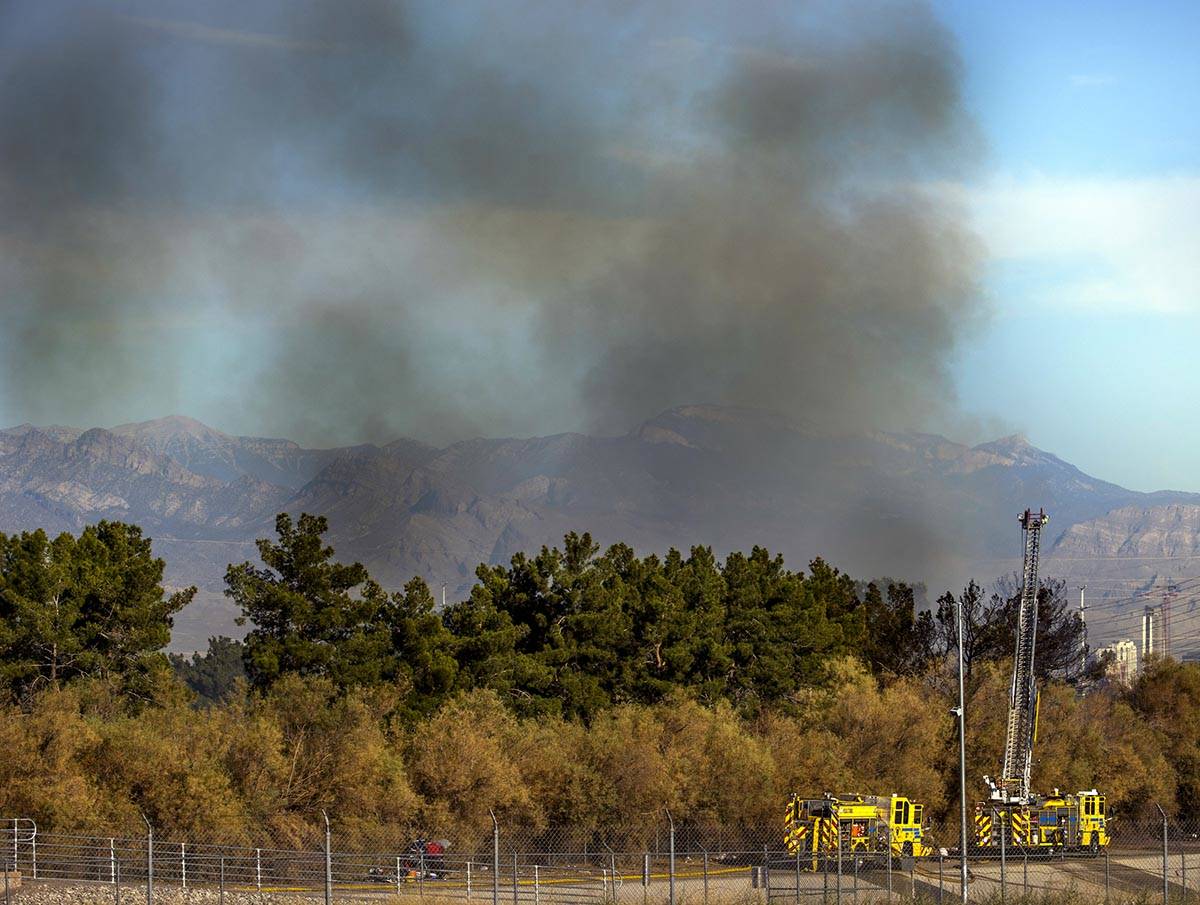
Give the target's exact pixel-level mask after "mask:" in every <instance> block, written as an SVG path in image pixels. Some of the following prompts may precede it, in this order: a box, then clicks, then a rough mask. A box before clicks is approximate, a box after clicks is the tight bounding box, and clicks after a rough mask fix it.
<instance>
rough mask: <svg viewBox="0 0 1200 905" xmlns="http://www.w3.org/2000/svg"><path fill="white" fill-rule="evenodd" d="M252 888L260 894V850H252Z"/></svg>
mask: <svg viewBox="0 0 1200 905" xmlns="http://www.w3.org/2000/svg"><path fill="white" fill-rule="evenodd" d="M254 888H255V889H257V890H258V891H259V892H262V849H261V848H256V849H255V850H254Z"/></svg>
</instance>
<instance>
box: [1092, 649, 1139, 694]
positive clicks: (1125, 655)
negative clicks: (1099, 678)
mask: <svg viewBox="0 0 1200 905" xmlns="http://www.w3.org/2000/svg"><path fill="white" fill-rule="evenodd" d="M1096 656H1097V657H1099V658H1107V659H1108V666H1107V668H1106V669H1105V676H1106V677H1107V678H1109V679H1112V680H1113V681H1114V682H1120V683H1121V684H1122V685H1132V684H1133V680H1134V679H1135V678H1137V672H1138V649H1137V645H1136V644H1134V643H1133V642H1132V641H1129V640H1125V641H1118V642H1117V643H1116V644H1110V645H1108V647H1102V648H1100V649H1099V650H1098V651H1096Z"/></svg>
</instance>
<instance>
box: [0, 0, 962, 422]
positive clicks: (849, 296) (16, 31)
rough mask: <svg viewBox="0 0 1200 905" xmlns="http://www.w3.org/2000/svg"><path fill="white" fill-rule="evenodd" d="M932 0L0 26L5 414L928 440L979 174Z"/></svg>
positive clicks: (182, 9)
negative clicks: (708, 422) (970, 199)
mask: <svg viewBox="0 0 1200 905" xmlns="http://www.w3.org/2000/svg"><path fill="white" fill-rule="evenodd" d="M958 83H959V72H958V62H957V58H956V56H955V52H954V49H953V47H952V46H951V45H950V42H949V40H948V38H947V36H946V35H945V34H944V33H943V31H942V29H941V27H940V26H939V25H938V24H937V22H936V21H935V20H934V18H933V16H932V14H931V13H930V11H929V10H928V9H927V8H926V7H925V6H924V5H923V4H919V3H885V2H869V0H864V2H858V3H845V2H829V3H795V2H778V3H772V2H763V3H753V4H745V3H738V2H732V0H731V2H728V3H722V4H717V3H712V4H705V3H697V2H694V0H679V2H668V0H664V2H658V3H651V4H631V3H625V2H619V0H612V2H607V3H595V4H571V3H560V2H553V0H545V2H519V3H518V2H511V0H509V2H495V3H444V2H440V0H429V2H411V3H403V2H385V0H262V2H254V3H246V2H244V0H213V2H206V3H203V4H195V3H185V2H182V0H176V2H171V0H166V2H164V0H122V2H120V3H117V2H113V3H111V4H107V5H106V4H102V3H101V4H97V3H95V2H88V3H83V2H79V3H78V4H75V5H72V4H70V3H41V2H34V0H28V2H16V3H13V4H8V5H6V6H5V7H4V9H3V11H2V12H0V200H2V201H3V205H4V211H5V214H4V218H3V222H2V224H0V293H2V298H3V308H2V310H0V342H3V346H2V347H0V350H2V354H3V358H2V359H0V369H2V372H0V379H2V380H3V385H2V388H0V400H2V401H0V405H2V406H3V410H4V411H5V412H6V413H7V414H8V415H10V416H12V417H21V418H28V419H30V420H34V421H52V420H58V421H66V422H74V423H78V424H81V425H87V424H96V423H101V424H103V423H114V422H117V421H120V420H127V419H130V418H134V417H149V416H153V415H157V414H164V413H166V412H168V411H173V410H179V409H183V410H185V411H186V412H187V413H188V414H194V415H197V416H199V417H201V418H206V419H207V420H211V421H213V422H215V423H217V424H218V425H219V426H222V427H225V428H227V429H234V430H244V431H250V430H253V431H255V432H262V431H269V432H273V433H279V434H286V435H290V436H294V437H296V438H297V439H301V440H307V441H309V442H313V441H321V440H334V441H337V442H347V441H349V440H352V439H356V438H362V439H378V438H386V437H389V436H391V435H396V434H408V435H413V436H419V437H423V438H427V439H435V440H445V439H450V438H456V437H459V436H463V435H465V434H473V433H481V434H493V435H494V434H516V433H525V432H545V431H550V430H557V429H569V428H601V429H614V430H615V429H624V428H627V427H629V426H631V425H632V424H633V423H634V422H635V421H636V420H637V419H638V418H641V417H644V416H647V415H650V414H653V413H655V412H656V411H657V410H660V409H663V408H666V407H668V406H670V405H675V404H680V403H685V402H728V403H742V404H750V405H759V406H765V407H771V408H775V409H780V410H783V411H786V412H788V413H791V414H794V415H796V416H799V417H802V418H806V419H809V420H813V421H817V422H820V423H823V424H828V425H830V426H833V427H853V426H871V427H904V426H918V425H922V424H927V423H929V422H930V420H931V419H937V418H939V417H942V416H943V415H944V414H945V412H946V411H947V409H948V408H952V398H951V394H950V392H949V389H948V380H947V367H948V361H949V359H950V357H951V355H952V352H953V349H954V346H955V341H956V337H957V336H958V335H959V334H960V332H961V330H962V329H963V327H964V325H966V324H968V323H969V322H970V320H971V319H972V318H973V317H974V316H975V303H974V301H973V289H974V286H973V280H974V275H975V268H976V264H977V254H976V249H975V247H974V244H973V242H972V240H971V237H970V236H969V235H968V234H967V233H966V231H965V229H964V225H963V220H962V217H961V215H960V212H959V211H958V210H956V209H954V207H953V205H952V202H950V201H948V200H947V198H948V197H950V195H949V193H947V192H944V191H939V190H937V188H936V187H937V186H939V185H943V184H945V183H946V182H947V181H948V180H954V179H956V178H958V177H960V176H962V175H963V173H964V170H965V169H966V168H968V167H969V166H970V163H971V159H972V157H973V156H974V149H973V135H972V132H971V129H970V127H969V123H967V122H966V121H965V119H964V116H963V114H962V111H961V108H960V98H959V84H958Z"/></svg>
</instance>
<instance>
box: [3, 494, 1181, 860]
mask: <svg viewBox="0 0 1200 905" xmlns="http://www.w3.org/2000/svg"><path fill="white" fill-rule="evenodd" d="M276 529H277V530H276V535H277V536H276V538H274V539H264V540H262V541H260V542H259V550H260V554H261V559H262V564H261V565H253V564H250V563H243V564H241V565H234V566H231V567H230V568H229V570H228V573H227V576H226V583H227V593H228V594H229V595H230V597H231V598H232V599H234V600H235V601H236V602H237V603H238V604H239V605H240V606H241V607H242V610H243V613H244V615H245V617H246V618H247V619H248V620H250V622H252V624H253V627H252V629H251V631H250V633H249V635H248V636H247V639H246V642H245V644H242V643H240V642H235V641H231V640H229V639H227V638H221V639H213V640H212V642H211V644H210V649H209V651H208V652H207V653H206V654H202V655H198V656H196V657H194V658H191V659H185V658H182V657H173V658H171V660H168V658H166V657H165V656H163V655H162V654H160V653H158V650H159V649H160V648H161V647H162V645H163V644H165V642H166V639H167V635H168V633H169V629H170V617H171V614H172V613H174V612H176V611H178V609H179V608H180V607H182V606H183V604H184V603H186V601H187V599H189V598H190V593H191V592H190V591H188V592H183V593H181V594H174V595H168V594H167V593H165V591H164V590H163V587H162V585H161V580H162V570H163V563H162V561H161V560H155V559H153V558H152V557H151V555H150V549H149V541H148V540H146V539H144V538H142V537H141V534H140V531H138V529H136V528H134V527H132V526H125V525H117V524H114V523H101V524H100V525H97V526H95V527H94V528H89V529H86V530H85V531H84V532H83V534H82V535H81V536H80V537H78V538H73V537H71V536H70V535H64V536H62V537H60V538H56V539H53V540H50V539H48V538H47V537H46V536H45V535H44V534H42V533H40V532H33V533H29V534H22V535H16V536H12V537H5V536H4V535H0V619H2V621H0V681H2V682H3V685H4V689H5V693H6V694H7V695H8V697H9V703H8V704H7V705H5V706H4V708H3V712H0V750H4V751H5V752H6V755H7V756H6V757H4V758H2V759H0V810H3V811H4V812H5V813H10V814H12V813H19V814H23V815H28V816H32V817H35V818H36V819H38V820H39V821H40V822H41V823H42V825H43V826H44V827H46V828H50V827H58V828H70V829H80V830H86V829H92V830H96V831H101V830H103V831H106V832H107V831H111V830H112V829H113V828H118V827H126V828H127V829H128V830H130V831H133V830H136V828H137V826H138V825H139V824H140V817H138V811H139V809H140V810H142V811H144V812H145V813H147V815H149V816H150V817H151V819H152V820H154V822H155V823H156V825H157V826H158V827H159V828H160V830H161V832H163V833H164V834H167V835H175V836H179V837H182V836H191V837H201V836H212V835H214V834H216V835H220V836H223V837H228V838H230V839H231V840H244V841H247V842H248V841H250V840H252V839H255V838H260V837H261V834H262V833H263V832H268V831H269V832H271V833H272V834H274V835H276V836H278V837H279V838H281V839H282V840H287V839H294V840H296V841H299V840H300V838H301V837H302V836H303V834H304V832H305V831H306V829H307V828H309V827H311V826H312V825H313V822H314V819H315V818H316V815H317V813H318V811H319V810H320V809H321V808H327V809H329V810H330V811H331V812H332V813H335V814H338V815H339V819H340V822H341V826H342V831H343V832H347V833H362V834H367V833H372V832H374V831H376V830H378V829H379V828H381V827H384V826H388V827H392V828H393V829H394V828H395V827H397V826H401V827H410V828H412V829H414V830H422V831H426V832H432V833H438V834H440V835H447V836H451V837H454V836H459V837H465V836H466V835H469V834H473V833H475V832H477V831H479V830H480V829H481V828H483V827H484V826H486V825H488V818H487V812H488V809H489V808H494V809H495V810H496V811H497V813H498V814H499V815H500V816H501V817H502V818H503V819H504V820H506V821H507V822H509V823H510V824H512V823H520V824H523V825H527V826H532V827H539V826H546V825H547V824H570V825H572V826H575V827H576V828H578V830H579V831H581V832H586V831H588V830H590V829H594V828H603V829H604V830H605V831H606V832H618V833H625V834H628V839H629V840H630V843H631V844H636V837H637V836H638V834H639V833H644V832H647V831H649V828H650V827H652V826H654V825H655V824H656V822H657V821H658V820H659V815H660V814H661V809H662V808H663V807H669V808H670V809H671V811H672V813H673V814H675V815H676V817H677V819H684V820H693V821H721V822H722V823H725V824H727V825H730V826H738V825H766V826H770V825H774V824H775V823H776V822H777V819H778V814H779V810H780V807H781V802H782V801H783V800H784V799H785V797H786V795H787V794H788V793H789V792H790V791H793V790H798V791H808V792H816V793H819V792H823V791H826V790H843V791H851V790H857V791H870V792H882V793H887V792H891V791H902V792H905V793H908V794H910V795H911V796H913V797H915V798H918V799H920V800H923V801H925V802H927V803H928V804H929V805H930V807H931V810H932V811H933V812H934V813H942V812H946V811H947V810H948V809H949V808H950V805H951V803H952V802H953V800H954V795H955V794H956V789H955V787H954V785H953V782H954V776H955V773H956V771H955V758H954V756H953V755H954V752H955V750H956V749H955V745H954V742H953V739H954V723H953V720H952V717H951V716H950V715H949V712H948V710H949V706H950V704H951V696H952V693H953V689H954V687H955V686H954V682H953V681H952V676H951V674H950V673H949V672H948V671H947V670H948V667H947V661H948V659H949V658H947V657H946V654H947V652H948V651H952V650H953V643H954V640H953V639H954V631H953V629H954V622H953V611H954V606H955V603H956V599H955V597H953V596H952V595H944V596H943V597H942V598H941V599H939V601H938V602H937V604H936V605H935V608H934V610H933V612H919V611H918V610H919V608H918V605H917V600H918V598H919V589H916V590H914V589H913V588H911V587H908V586H906V585H903V584H900V583H897V582H887V581H885V582H868V583H863V582H856V581H854V580H852V579H851V578H850V577H848V576H846V575H844V574H842V573H840V572H838V571H837V570H836V569H834V568H832V567H831V566H829V565H828V564H826V563H824V562H822V561H820V560H817V561H815V562H813V563H812V564H811V565H810V567H809V569H808V571H807V572H804V573H800V572H794V571H790V570H788V569H787V568H786V567H785V565H784V563H783V562H782V560H781V559H780V558H779V557H777V556H771V555H770V554H769V553H767V551H765V550H762V549H758V548H756V549H754V550H752V551H751V552H750V553H749V554H742V553H735V554H732V555H730V556H729V557H727V558H726V559H725V560H724V561H723V562H721V561H718V560H716V559H715V558H714V556H713V555H712V552H711V551H709V550H707V549H705V548H694V549H692V550H691V551H690V552H689V553H688V554H687V555H686V556H685V555H683V554H681V553H678V552H671V553H669V554H668V555H666V556H665V557H655V556H648V557H638V556H636V555H635V554H634V552H633V551H632V550H631V549H630V548H628V547H626V546H624V545H616V546H613V547H611V548H609V549H608V550H606V551H600V550H599V549H598V548H597V546H596V545H595V544H594V543H593V541H592V540H591V539H590V538H589V537H588V536H587V535H582V536H580V535H574V534H572V535H568V536H567V537H566V538H565V540H564V544H563V547H562V549H543V550H542V551H540V552H539V553H538V554H537V555H536V556H532V557H527V556H523V555H518V556H516V557H514V559H513V560H512V562H511V563H510V564H509V565H508V566H481V567H480V568H479V570H478V572H477V578H478V581H477V583H476V585H475V587H474V588H473V590H472V593H471V595H470V597H469V598H468V599H467V600H465V601H462V602H460V603H457V604H455V605H453V606H451V607H449V608H448V609H447V610H446V611H445V612H443V613H437V612H435V610H434V603H433V597H432V595H431V594H430V593H429V589H428V588H427V587H426V585H425V584H424V582H422V581H420V580H414V581H412V582H410V583H409V584H408V585H407V586H406V587H405V588H404V589H403V590H401V591H399V592H394V593H388V592H386V591H385V590H384V589H383V588H381V587H380V586H379V585H378V584H377V583H375V582H373V581H372V580H371V579H370V576H369V575H368V574H367V572H366V570H365V569H364V568H363V567H362V566H360V565H357V564H351V565H345V564H339V563H337V562H336V561H335V560H334V558H333V551H332V550H331V549H330V548H329V547H328V546H327V545H326V544H324V542H323V540H322V535H323V534H324V532H325V529H326V525H325V522H324V520H323V519H321V518H317V517H312V516H307V515H305V516H301V517H300V518H299V519H298V520H295V521H293V520H292V519H290V518H289V517H287V516H280V517H279V519H278V520H277V525H276ZM1009 590H1011V589H1009ZM960 599H961V602H962V604H963V607H964V612H965V613H966V616H967V641H966V645H965V647H966V653H967V661H968V664H969V666H970V667H971V673H970V696H971V701H970V703H969V721H968V757H969V758H970V762H971V764H973V765H976V766H975V767H974V768H973V769H974V770H975V772H977V773H978V774H982V773H984V772H988V771H990V770H992V769H995V765H996V764H998V763H999V760H1000V756H1001V752H1000V748H1001V747H1002V744H1003V735H1004V714H1005V710H1006V706H1007V686H1008V673H1007V665H1006V664H1005V662H1004V660H1005V658H1006V656H1007V654H1008V651H1009V650H1010V649H1011V644H1012V631H1013V628H1012V620H1011V618H1010V615H1009V614H1010V612H1011V606H1010V600H1009V594H1007V593H996V594H992V595H990V596H989V595H986V594H985V593H984V592H983V591H982V590H981V589H980V588H979V587H978V586H977V585H974V584H972V585H969V586H968V587H967V588H966V589H965V590H964V592H963V595H962V597H961V598H960ZM1039 602H1040V617H1041V622H1042V626H1041V627H1042V634H1041V636H1040V637H1039V656H1040V658H1041V660H1042V662H1043V663H1044V664H1045V666H1046V671H1047V675H1046V680H1047V684H1046V686H1045V689H1044V692H1043V698H1042V706H1041V725H1042V731H1041V733H1040V735H1039V742H1038V750H1037V754H1036V757H1037V763H1036V766H1035V783H1037V784H1041V785H1045V786H1046V787H1052V786H1058V787H1063V788H1072V789H1074V788H1087V787H1091V786H1093V785H1096V786H1099V787H1100V788H1102V789H1104V790H1105V791H1106V792H1107V793H1108V794H1109V798H1110V801H1111V802H1112V803H1113V804H1114V805H1115V807H1117V809H1118V810H1123V811H1124V812H1125V813H1134V812H1140V811H1141V810H1142V809H1143V808H1146V807H1149V802H1151V801H1154V800H1157V801H1159V802H1161V803H1163V804H1168V803H1172V804H1174V805H1175V806H1176V807H1178V808H1182V809H1185V810H1187V811H1190V809H1192V808H1193V807H1194V806H1195V804H1196V803H1197V795H1198V794H1200V763H1197V760H1196V758H1195V754H1194V752H1195V751H1196V750H1197V744H1198V742H1200V669H1198V668H1197V667H1195V666H1193V665H1180V664H1175V663H1172V662H1168V663H1161V664H1156V665H1154V666H1153V668H1151V669H1150V670H1148V671H1147V672H1146V674H1145V675H1144V676H1143V677H1142V678H1141V679H1140V680H1139V682H1138V685H1137V686H1136V687H1135V688H1134V689H1133V690H1132V691H1130V692H1124V691H1122V690H1120V689H1116V688H1110V687H1105V686H1104V685H1103V683H1100V684H1098V685H1094V686H1093V687H1092V688H1091V689H1090V692H1089V693H1088V694H1086V695H1081V694H1079V689H1078V688H1077V687H1075V686H1073V685H1072V684H1070V683H1071V682H1073V681H1075V680H1076V679H1077V678H1079V677H1078V676H1076V675H1074V674H1073V672H1072V670H1073V669H1075V666H1076V664H1078V662H1079V651H1080V645H1081V643H1082V640H1083V639H1082V636H1081V633H1082V626H1081V625H1079V623H1078V619H1077V617H1076V616H1074V615H1073V614H1072V613H1071V612H1070V608H1069V607H1068V606H1067V604H1066V601H1065V597H1064V594H1063V588H1062V585H1061V583H1054V582H1049V583H1047V584H1046V586H1045V587H1044V588H1043V590H1042V594H1041V595H1040V600H1039ZM172 666H173V667H174V669H172V668H171V667H172ZM980 785H982V783H980ZM980 791H981V792H982V789H980Z"/></svg>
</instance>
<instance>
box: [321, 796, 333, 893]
mask: <svg viewBox="0 0 1200 905" xmlns="http://www.w3.org/2000/svg"><path fill="white" fill-rule="evenodd" d="M321 816H322V817H323V818H325V905H329V903H330V902H332V901H333V848H332V845H331V843H332V841H333V833H332V831H331V830H330V827H329V815H328V814H326V813H325V811H323V810H322V811H321Z"/></svg>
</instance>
